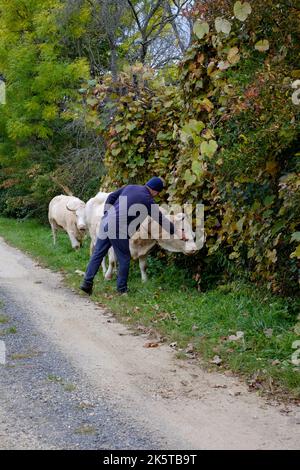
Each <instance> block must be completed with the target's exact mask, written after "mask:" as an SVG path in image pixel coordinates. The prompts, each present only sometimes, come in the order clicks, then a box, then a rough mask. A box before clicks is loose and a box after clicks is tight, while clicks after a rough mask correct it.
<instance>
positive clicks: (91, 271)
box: [84, 237, 130, 292]
mask: <svg viewBox="0 0 300 470" xmlns="http://www.w3.org/2000/svg"><path fill="white" fill-rule="evenodd" d="M111 246H112V247H113V249H114V251H115V254H116V257H117V260H118V263H119V269H118V279H117V289H118V291H119V292H126V291H127V279H128V274H129V266H130V250H129V240H128V239H119V238H117V239H110V238H108V237H107V238H105V239H100V238H98V239H97V242H96V246H95V249H94V252H93V254H92V257H91V259H90V262H89V264H88V267H87V269H86V273H85V277H84V280H85V281H86V283H87V284H91V285H92V284H93V280H94V277H95V276H96V274H97V272H98V270H99V268H100V265H101V263H102V260H103V258H104V256H105V255H107V252H108V250H109V249H110V247H111Z"/></svg>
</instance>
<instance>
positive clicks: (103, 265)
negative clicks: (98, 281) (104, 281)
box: [101, 257, 106, 276]
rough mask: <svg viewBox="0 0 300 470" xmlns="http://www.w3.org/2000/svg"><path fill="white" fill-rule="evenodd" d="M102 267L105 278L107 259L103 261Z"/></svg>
mask: <svg viewBox="0 0 300 470" xmlns="http://www.w3.org/2000/svg"><path fill="white" fill-rule="evenodd" d="M101 266H102V272H103V276H105V274H106V260H105V257H104V258H103V260H102V263H101Z"/></svg>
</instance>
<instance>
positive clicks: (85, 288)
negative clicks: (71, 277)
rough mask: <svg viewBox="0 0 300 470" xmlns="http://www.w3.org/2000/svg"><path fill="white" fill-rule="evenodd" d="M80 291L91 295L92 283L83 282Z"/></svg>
mask: <svg viewBox="0 0 300 470" xmlns="http://www.w3.org/2000/svg"><path fill="white" fill-rule="evenodd" d="M80 289H81V290H83V292H85V293H86V294H88V295H92V292H93V283H92V282H86V281H85V280H84V281H83V282H82V284H81V286H80Z"/></svg>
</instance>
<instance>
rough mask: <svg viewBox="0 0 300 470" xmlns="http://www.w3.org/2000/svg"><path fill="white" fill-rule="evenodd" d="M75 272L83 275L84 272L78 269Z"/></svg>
mask: <svg viewBox="0 0 300 470" xmlns="http://www.w3.org/2000/svg"><path fill="white" fill-rule="evenodd" d="M75 274H78V276H84V275H85V273H84V272H83V271H80V269H76V271H75Z"/></svg>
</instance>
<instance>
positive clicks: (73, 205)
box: [66, 199, 80, 212]
mask: <svg viewBox="0 0 300 470" xmlns="http://www.w3.org/2000/svg"><path fill="white" fill-rule="evenodd" d="M79 206H80V202H79V201H78V199H72V200H71V201H69V202H68V203H67V206H66V207H67V209H68V211H72V212H75V211H77V209H79Z"/></svg>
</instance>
